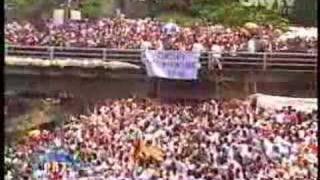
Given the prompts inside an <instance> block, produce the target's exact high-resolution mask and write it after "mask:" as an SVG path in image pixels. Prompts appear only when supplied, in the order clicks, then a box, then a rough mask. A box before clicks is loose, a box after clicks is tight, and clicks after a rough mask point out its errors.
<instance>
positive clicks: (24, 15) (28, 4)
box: [5, 0, 64, 21]
mask: <svg viewBox="0 0 320 180" xmlns="http://www.w3.org/2000/svg"><path fill="white" fill-rule="evenodd" d="M5 3H6V4H10V5H11V6H12V7H13V9H12V10H11V11H12V13H11V14H12V15H14V18H18V19H22V20H31V21H32V20H37V19H39V17H40V18H49V17H51V15H52V11H53V9H54V8H56V7H59V5H60V4H62V3H64V0H5Z"/></svg>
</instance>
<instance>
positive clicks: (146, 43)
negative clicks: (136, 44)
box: [141, 40, 152, 50]
mask: <svg viewBox="0 0 320 180" xmlns="http://www.w3.org/2000/svg"><path fill="white" fill-rule="evenodd" d="M151 47H152V44H151V42H149V41H147V40H142V42H141V49H142V50H147V49H150V48H151Z"/></svg>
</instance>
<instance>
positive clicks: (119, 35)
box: [5, 18, 317, 52]
mask: <svg viewBox="0 0 320 180" xmlns="http://www.w3.org/2000/svg"><path fill="white" fill-rule="evenodd" d="M41 27H42V28H41V29H39V28H35V26H33V25H32V24H31V23H28V22H25V23H18V22H12V23H8V24H6V25H5V40H6V42H7V43H8V44H14V45H30V46H36V45H38V46H73V47H101V48H118V49H139V48H150V49H173V50H207V51H208V50H215V49H216V47H217V46H219V47H221V48H222V49H223V51H246V50H248V42H249V41H250V40H254V41H257V42H259V43H257V44H258V45H257V46H258V48H255V49H256V51H303V52H308V51H315V50H316V49H317V37H311V38H304V37H299V36H297V37H293V38H290V39H282V38H279V37H280V36H281V35H282V34H283V32H282V31H280V30H279V29H276V28H274V27H273V26H258V27H254V28H248V27H246V26H244V27H243V28H227V27H223V26H221V25H215V26H209V25H207V26H200V25H194V26H191V27H179V26H178V25H176V24H174V23H163V22H160V21H157V20H151V19H148V18H146V19H138V20H134V19H126V18H103V19H98V20H81V21H72V20H69V21H65V22H64V23H63V24H59V25H56V24H55V23H54V22H53V21H46V22H43V25H42V26H41Z"/></svg>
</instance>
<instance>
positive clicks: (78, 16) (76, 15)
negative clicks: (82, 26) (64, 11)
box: [70, 10, 81, 20]
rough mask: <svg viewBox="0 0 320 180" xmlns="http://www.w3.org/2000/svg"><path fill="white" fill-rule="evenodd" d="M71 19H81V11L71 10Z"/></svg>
mask: <svg viewBox="0 0 320 180" xmlns="http://www.w3.org/2000/svg"><path fill="white" fill-rule="evenodd" d="M70 19H71V20H81V11H77V10H71V11H70Z"/></svg>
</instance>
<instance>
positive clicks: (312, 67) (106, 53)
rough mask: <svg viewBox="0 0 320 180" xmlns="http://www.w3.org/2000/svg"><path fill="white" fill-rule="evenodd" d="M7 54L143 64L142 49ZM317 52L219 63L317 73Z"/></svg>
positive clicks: (241, 56) (206, 56) (25, 49)
mask: <svg viewBox="0 0 320 180" xmlns="http://www.w3.org/2000/svg"><path fill="white" fill-rule="evenodd" d="M5 53H6V55H8V56H22V57H23V56H26V57H35V58H44V59H54V58H77V59H79V60H81V59H102V60H105V61H122V62H130V63H134V64H141V63H142V62H141V57H142V53H143V51H142V50H139V49H106V48H79V47H49V46H12V45H8V46H6V48H5ZM317 58H318V55H317V54H316V53H284V52H256V53H249V52H234V53H224V54H222V56H221V58H219V63H220V65H221V67H222V68H223V69H224V70H229V69H230V70H244V71H247V70H259V71H265V70H281V71H282V70H286V71H303V72H315V71H316V70H317ZM214 60H215V59H214V54H213V53H212V52H203V53H201V57H200V62H201V64H202V66H204V67H206V66H207V67H208V65H209V64H210V62H213V61H214Z"/></svg>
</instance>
